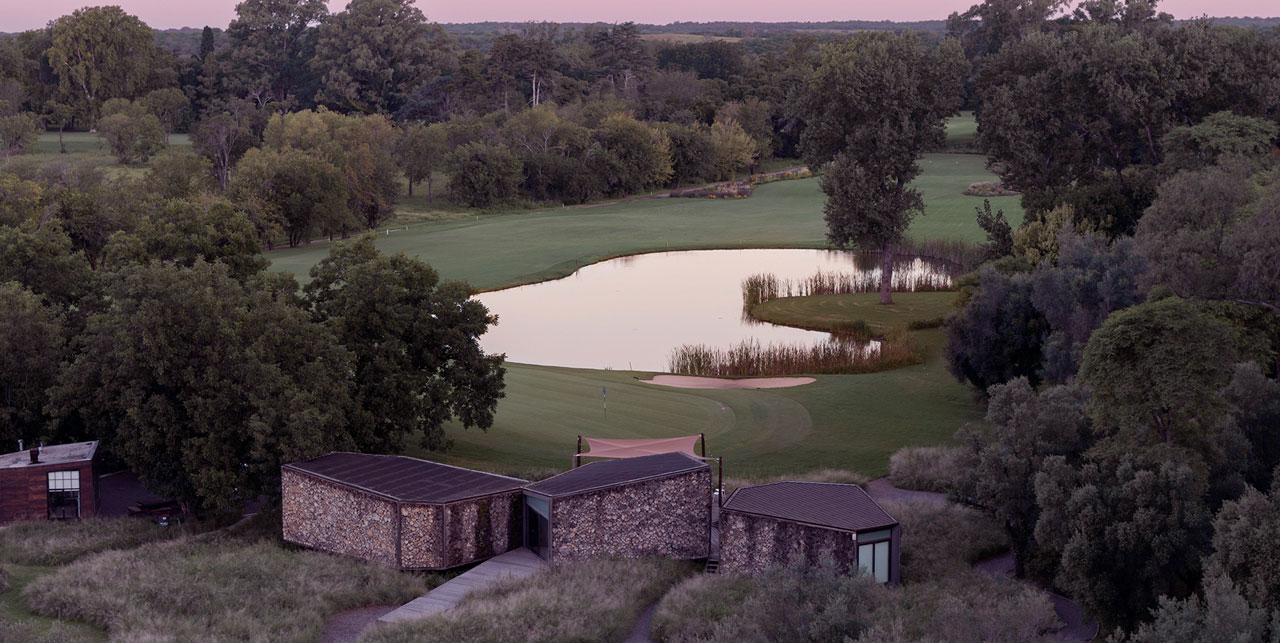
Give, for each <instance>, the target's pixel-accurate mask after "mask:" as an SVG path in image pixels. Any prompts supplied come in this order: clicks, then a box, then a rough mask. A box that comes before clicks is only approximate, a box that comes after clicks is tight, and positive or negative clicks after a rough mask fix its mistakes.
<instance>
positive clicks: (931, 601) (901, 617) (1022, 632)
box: [858, 570, 1061, 643]
mask: <svg viewBox="0 0 1280 643" xmlns="http://www.w3.org/2000/svg"><path fill="white" fill-rule="evenodd" d="M874 621H875V625H873V626H872V627H871V628H870V629H869V630H867V631H866V632H865V633H864V634H863V635H862V637H861V638H859V639H858V641H865V642H872V641H874V642H876V643H899V642H903V643H905V642H906V641H939V642H941V641H955V642H957V643H960V642H968V641H1057V640H1060V639H1058V638H1057V636H1056V634H1055V632H1054V631H1055V630H1056V629H1057V628H1058V627H1059V626H1060V625H1061V623H1060V621H1059V620H1058V615H1057V614H1056V613H1055V612H1054V610H1053V604H1052V603H1051V602H1050V601H1049V596H1048V595H1047V594H1045V593H1044V592H1042V591H1040V590H1038V589H1035V588H1034V587H1031V586H1029V585H1025V584H1023V583H1014V582H1007V581H1005V582H1002V581H997V580H994V579H991V578H988V577H986V576H983V575H982V574H980V573H978V572H975V571H971V570H969V571H965V572H963V573H961V574H957V575H956V576H953V577H950V578H947V579H945V580H943V581H941V582H932V583H915V584H909V585H904V586H903V587H902V589H901V590H900V593H899V594H898V595H896V596H894V600H893V601H891V602H886V603H885V604H884V607H883V608H882V609H881V610H879V611H878V612H877V613H876V614H875V615H874Z"/></svg>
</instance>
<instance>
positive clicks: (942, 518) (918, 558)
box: [880, 500, 1009, 582]
mask: <svg viewBox="0 0 1280 643" xmlns="http://www.w3.org/2000/svg"><path fill="white" fill-rule="evenodd" d="M880 505H881V506H882V507H884V510H885V511H887V512H889V515H890V516H893V517H894V518H896V519H897V520H898V524H900V525H902V578H903V579H904V582H905V580H906V579H909V580H911V581H914V582H920V581H925V580H936V579H939V578H945V577H947V576H951V575H954V574H957V573H962V572H964V571H966V570H968V569H969V566H970V565H971V564H973V563H976V562H978V561H979V560H982V559H985V558H988V557H990V556H993V555H995V554H998V553H1000V552H1002V551H1005V550H1007V549H1008V548H1009V541H1008V539H1007V538H1006V537H1005V535H1004V530H1002V529H1001V528H1000V525H999V524H998V523H997V522H996V521H995V519H994V518H992V517H991V516H988V515H987V514H984V513H982V512H980V511H978V510H976V509H971V508H969V507H962V506H960V505H956V504H952V503H948V502H928V501H923V500H912V501H908V502H891V501H885V502H881V503H880Z"/></svg>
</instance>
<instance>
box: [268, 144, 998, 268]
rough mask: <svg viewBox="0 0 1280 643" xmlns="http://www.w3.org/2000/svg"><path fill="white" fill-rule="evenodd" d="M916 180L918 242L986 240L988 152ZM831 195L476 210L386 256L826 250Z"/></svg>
mask: <svg viewBox="0 0 1280 643" xmlns="http://www.w3.org/2000/svg"><path fill="white" fill-rule="evenodd" d="M921 164H922V165H923V167H924V174H923V175H922V176H921V177H920V178H919V179H917V181H916V183H915V185H916V187H917V188H919V189H920V191H921V192H923V193H924V197H925V204H926V215H925V216H922V217H920V218H918V219H917V220H916V221H915V222H914V223H913V224H912V226H911V229H910V232H909V234H910V235H911V236H914V237H917V238H945V239H961V240H965V241H981V240H983V239H985V235H984V233H983V232H982V229H981V228H979V227H978V224H977V221H976V218H975V215H974V208H975V207H976V206H980V205H982V199H981V198H980V197H970V196H965V195H964V194H962V192H963V190H964V188H965V187H966V186H968V185H969V184H970V183H973V182H975V181H983V180H990V179H992V178H993V175H992V174H990V173H989V172H987V171H986V168H985V166H984V162H983V159H982V157H980V156H975V155H971V154H930V155H928V156H926V157H925V159H924V160H923V161H922V162H921ZM823 202H824V197H823V195H822V192H821V191H820V190H819V189H818V181H817V180H816V179H801V180H795V181H779V182H776V183H770V184H767V185H762V186H760V187H759V188H757V189H756V192H755V195H754V196H752V197H751V198H749V199H727V200H722V199H680V198H677V199H665V198H664V199H647V200H634V201H624V202H621V203H615V204H610V205H601V206H597V207H587V208H569V209H556V210H543V211H538V212H521V213H514V214H491V215H476V216H473V217H469V218H465V217H464V218H454V219H451V220H446V221H433V222H426V223H421V224H417V225H413V226H411V227H410V228H409V229H408V230H406V231H400V232H393V233H391V234H390V235H386V234H382V235H380V236H379V237H378V245H379V247H381V248H382V250H383V251H385V252H404V253H406V254H409V255H413V256H417V257H419V258H421V259H423V260H425V261H426V262H428V263H430V264H431V265H432V266H434V267H435V268H436V270H438V271H439V272H440V274H441V275H443V276H444V277H445V278H448V279H461V280H465V281H467V282H469V283H470V284H471V285H473V286H475V287H477V288H481V289H490V288H498V287H503V286H509V285H513V284H518V283H528V282H532V281H540V280H543V279H549V278H553V277H559V276H563V275H566V274H568V273H571V272H573V271H574V270H576V269H577V268H579V267H581V266H583V265H586V264H589V263H593V262H595V261H598V260H600V259H602V258H607V257H613V256H618V255H624V254H634V253H639V252H646V251H654V250H663V249H668V248H669V249H673V250H674V249H694V248H739V247H756V248H789V247H824V246H825V245H826V225H825V223H824V222H823V219H822V204H823ZM992 204H993V206H994V207H997V208H1004V210H1005V213H1006V215H1009V217H1010V223H1011V224H1012V225H1014V226H1017V225H1018V224H1019V223H1020V222H1021V220H1022V211H1021V209H1020V208H1019V207H1018V197H1002V198H998V199H992ZM328 246H329V244H327V243H317V244H314V245H312V246H311V247H304V248H295V249H288V250H276V251H273V252H269V253H267V258H268V259H270V260H271V262H272V270H276V271H287V272H292V273H293V274H295V275H297V276H298V277H299V278H300V279H305V278H306V275H307V272H308V271H309V270H310V268H311V266H312V265H314V264H315V263H316V262H317V261H319V260H320V259H321V258H323V257H324V256H325V255H326V254H327V253H328V251H329V248H328Z"/></svg>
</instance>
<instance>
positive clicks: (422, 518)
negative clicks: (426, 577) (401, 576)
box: [400, 505, 445, 569]
mask: <svg viewBox="0 0 1280 643" xmlns="http://www.w3.org/2000/svg"><path fill="white" fill-rule="evenodd" d="M442 514H444V508H443V507H441V506H440V505H401V506H400V567H401V568H404V569H441V568H443V567H445V559H444V547H443V545H442V544H441V542H440V538H441V536H442V535H443V534H441V532H440V528H441V521H442V520H443V518H442Z"/></svg>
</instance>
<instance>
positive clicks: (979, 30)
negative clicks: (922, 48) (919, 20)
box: [947, 0, 1068, 59]
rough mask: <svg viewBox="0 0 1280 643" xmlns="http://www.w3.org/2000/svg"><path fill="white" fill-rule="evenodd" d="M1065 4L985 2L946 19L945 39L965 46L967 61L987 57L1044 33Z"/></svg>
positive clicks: (1043, 0) (1018, 0)
mask: <svg viewBox="0 0 1280 643" xmlns="http://www.w3.org/2000/svg"><path fill="white" fill-rule="evenodd" d="M1067 4H1068V3H1067V2H1066V0H986V1H985V2H983V3H981V4H975V5H973V6H971V7H969V10H968V11H965V12H964V13H952V14H951V15H950V16H948V17H947V35H948V36H950V37H952V38H956V39H958V40H959V41H960V42H961V43H963V44H964V50H965V54H966V56H967V57H968V58H969V59H976V58H979V57H982V56H989V55H991V54H994V53H996V52H998V51H1000V48H1001V47H1003V46H1004V45H1005V44H1006V43H1010V42H1015V41H1018V40H1021V39H1023V38H1025V37H1026V36H1028V35H1030V34H1033V33H1038V32H1040V31H1043V30H1044V28H1045V26H1046V25H1047V24H1049V20H1050V19H1051V18H1053V17H1054V15H1055V14H1057V13H1059V12H1061V11H1062V10H1063V9H1065V8H1066V7H1067Z"/></svg>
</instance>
